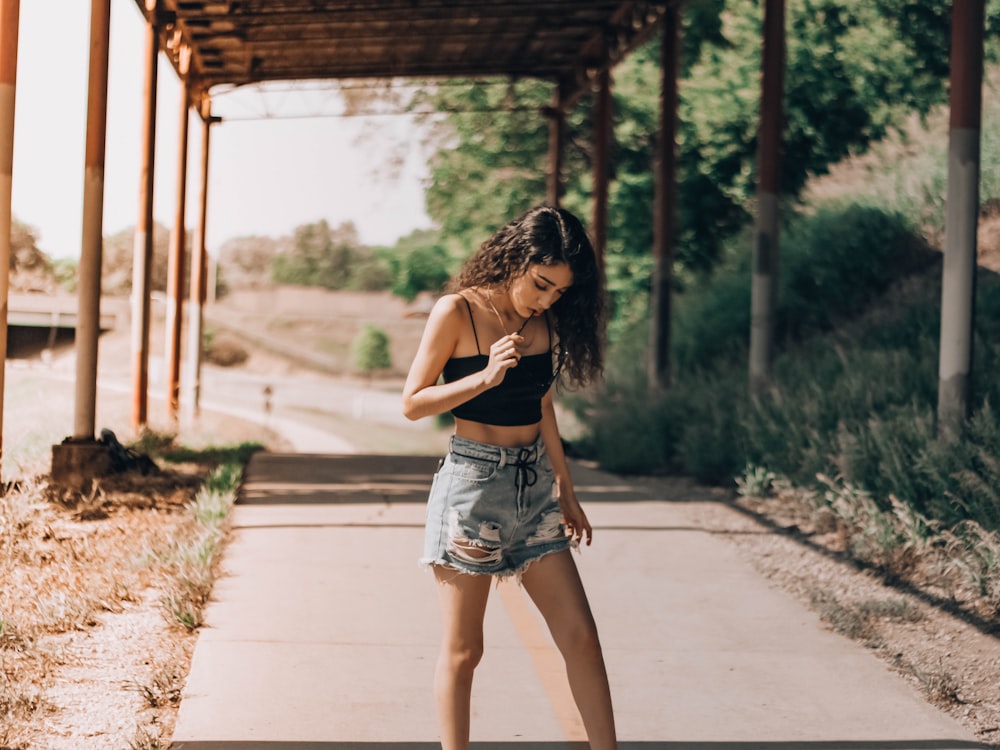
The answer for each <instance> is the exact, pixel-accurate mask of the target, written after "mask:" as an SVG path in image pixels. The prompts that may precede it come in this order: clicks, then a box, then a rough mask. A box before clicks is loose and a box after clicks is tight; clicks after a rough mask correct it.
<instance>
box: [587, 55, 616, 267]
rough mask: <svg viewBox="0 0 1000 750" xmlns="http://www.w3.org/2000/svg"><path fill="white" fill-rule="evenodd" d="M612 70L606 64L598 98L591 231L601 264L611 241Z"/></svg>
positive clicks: (596, 102) (602, 73) (595, 105)
mask: <svg viewBox="0 0 1000 750" xmlns="http://www.w3.org/2000/svg"><path fill="white" fill-rule="evenodd" d="M612 132H613V131H612V126H611V70H610V69H608V68H603V69H602V70H601V73H600V76H599V78H598V89H597V97H596V100H595V102H594V174H593V180H594V207H593V208H594V219H593V221H592V222H591V227H590V231H591V234H592V235H593V239H594V250H595V252H596V253H597V262H598V266H599V267H601V268H603V267H604V256H605V253H606V251H607V245H608V152H609V150H610V147H611V136H612Z"/></svg>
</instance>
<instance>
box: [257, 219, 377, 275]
mask: <svg viewBox="0 0 1000 750" xmlns="http://www.w3.org/2000/svg"><path fill="white" fill-rule="evenodd" d="M281 244H282V245H283V247H282V248H281V251H280V252H278V253H277V254H276V255H275V256H274V258H273V261H272V265H271V276H272V278H273V280H274V281H276V282H278V283H282V284H302V285H305V286H318V287H323V288H324V289H352V290H356V291H376V290H380V289H386V288H388V286H389V285H390V283H391V272H390V270H389V264H388V262H386V261H385V260H384V259H382V258H381V257H380V256H379V255H378V254H377V253H376V252H374V251H373V250H372V249H371V248H368V247H365V246H363V245H362V244H361V241H360V240H359V239H358V231H357V229H356V228H355V226H354V223H353V222H350V221H348V222H344V223H343V224H341V225H339V226H337V227H331V226H330V225H329V224H328V223H327V222H326V220H322V221H318V222H316V223H313V224H303V225H301V226H299V227H296V229H295V232H294V234H293V236H292V238H291V240H290V241H288V242H287V243H284V242H283V243H281Z"/></svg>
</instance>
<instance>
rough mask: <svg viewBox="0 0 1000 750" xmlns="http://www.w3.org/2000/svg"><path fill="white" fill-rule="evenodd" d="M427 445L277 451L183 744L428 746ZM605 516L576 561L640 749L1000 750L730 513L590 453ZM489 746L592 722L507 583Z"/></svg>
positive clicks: (323, 748) (235, 551) (202, 656)
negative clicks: (725, 519) (726, 533)
mask: <svg viewBox="0 0 1000 750" xmlns="http://www.w3.org/2000/svg"><path fill="white" fill-rule="evenodd" d="M435 464H436V461H435V460H434V459H430V458H425V457H393V456H360V455H353V456H352V455H340V456H336V455H330V456H320V455H275V454H258V455H257V456H255V457H254V459H253V461H252V462H251V463H250V466H249V468H248V476H247V481H246V483H245V486H244V491H243V495H242V498H241V500H240V503H239V504H238V505H237V507H236V508H235V509H234V514H235V515H234V519H235V526H236V530H235V537H234V540H233V542H232V544H231V545H230V546H229V547H228V549H227V552H226V556H225V562H224V569H225V575H224V576H223V577H222V578H221V579H220V580H219V581H218V583H217V584H216V589H215V595H214V601H213V602H212V603H211V605H210V606H209V609H208V611H207V613H206V615H207V623H208V624H207V627H206V628H205V629H204V630H203V631H202V633H201V635H200V637H199V640H198V644H197V647H196V650H195V654H194V659H193V663H192V667H191V673H190V676H189V678H188V681H187V686H186V689H185V693H184V697H183V701H182V704H181V710H180V715H179V718H178V723H177V726H176V729H175V732H174V745H173V746H172V747H173V748H174V749H175V750H221V749H222V748H231V749H232V750H277V749H278V748H289V749H290V750H349V749H350V750H353V749H355V748H356V749H359V750H361V749H362V748H364V749H371V750H405V749H409V748H414V749H416V750H429V749H430V748H433V747H435V746H436V740H437V730H436V727H435V722H434V711H433V705H432V697H431V691H430V685H431V679H432V672H433V665H434V660H435V654H436V651H437V643H438V615H437V601H436V595H435V592H434V584H433V582H432V579H431V577H430V576H429V574H427V573H425V572H424V571H421V570H420V569H418V567H417V566H416V564H415V560H416V558H417V555H418V554H419V549H420V545H421V538H422V532H421V529H422V523H423V501H424V498H425V496H426V491H427V487H428V484H429V479H430V476H431V473H432V472H433V470H434V467H435ZM575 476H576V481H577V483H578V485H579V489H580V494H581V497H582V499H583V501H584V502H585V504H586V507H587V509H588V514H589V515H590V518H591V521H592V522H593V523H594V526H595V528H596V536H595V542H594V545H593V546H592V547H590V548H586V549H584V550H583V551H582V552H581V553H580V554H579V555H578V556H577V557H576V559H577V561H578V564H579V566H580V568H581V571H582V575H583V577H584V580H585V583H586V585H587V588H588V592H589V595H590V598H591V603H592V606H593V609H594V613H595V616H596V618H597V621H598V624H599V627H600V630H601V637H602V642H603V643H604V648H605V657H606V660H607V663H608V668H609V673H610V679H611V683H612V691H613V694H614V699H615V705H616V710H617V711H616V712H617V722H618V728H619V735H620V737H621V739H622V745H623V748H625V749H626V750H647V749H652V748H656V749H657V750H659V749H663V750H682V749H683V750H689V749H690V750H798V749H802V750H828V749H832V748H845V749H847V750H881V749H886V750H906V749H909V748H912V749H914V750H917V749H920V750H947V749H951V748H985V747H986V746H985V745H981V744H979V743H977V742H976V741H975V740H974V738H973V737H972V735H971V734H970V733H969V732H967V731H966V730H964V729H963V728H962V727H961V726H960V725H958V724H957V723H956V722H955V721H954V720H952V719H951V718H950V717H948V716H947V715H945V714H943V713H941V712H939V711H938V710H936V709H934V708H933V707H931V706H929V705H928V704H927V703H926V702H925V701H924V700H923V699H922V698H921V697H920V696H919V695H918V694H917V693H916V692H915V691H914V690H913V689H912V688H911V687H910V686H909V685H908V684H907V683H905V682H904V681H902V680H901V679H900V678H899V677H897V676H896V675H894V674H893V673H891V672H889V671H888V670H887V669H886V667H885V666H883V665H882V663H881V662H879V661H878V660H877V659H876V658H875V657H874V656H872V655H871V654H869V653H868V652H866V651H865V650H864V649H863V648H862V647H860V646H858V645H856V644H854V643H852V642H851V641H848V640H846V639H844V638H842V637H840V636H838V635H835V634H833V633H831V632H829V631H828V630H826V629H825V628H824V627H823V626H822V624H821V623H820V622H819V620H818V618H817V616H816V615H815V614H813V613H811V612H809V611H808V610H806V609H805V608H803V607H802V606H801V605H800V604H799V603H797V602H796V601H794V600H792V599H791V598H790V597H789V596H788V595H786V594H784V593H782V592H780V591H777V590H775V589H773V588H770V587H769V586H768V583H767V582H766V581H765V580H764V579H763V578H761V577H760V576H759V575H758V574H757V573H755V572H754V571H753V570H752V569H751V568H750V567H749V566H748V565H747V564H746V562H745V561H743V560H742V559H740V557H739V556H738V554H737V551H736V549H735V547H734V545H732V544H730V543H728V542H727V541H726V540H725V539H724V538H722V537H723V535H722V533H720V532H719V531H718V528H719V527H718V524H717V523H715V524H714V526H713V523H712V522H711V519H712V518H718V514H719V513H720V512H730V511H725V510H722V511H720V509H719V507H718V505H716V504H709V503H704V502H666V501H664V499H663V496H662V490H658V489H657V487H658V485H657V483H656V482H649V481H645V482H629V481H626V480H623V479H621V478H617V477H613V476H610V475H606V474H602V473H599V472H595V471H590V470H587V469H585V468H584V467H578V470H577V471H576V474H575ZM494 593H495V595H494V596H493V597H491V601H490V605H489V608H488V611H487V619H486V643H487V648H486V656H485V658H484V661H483V663H482V665H481V667H480V669H479V671H478V672H477V682H476V685H475V688H474V695H473V741H474V748H478V749H480V750H485V748H493V747H497V748H501V747H502V748H511V750H513V748H515V747H516V748H517V749H518V750H521V749H524V750H560V749H561V748H565V747H568V743H574V742H581V741H583V740H584V739H585V738H584V735H583V731H582V725H581V722H580V718H579V715H578V714H577V712H576V710H575V708H574V706H573V702H572V700H571V697H570V695H569V691H568V689H567V687H566V684H565V677H564V672H563V667H562V664H561V662H560V659H559V657H558V655H557V654H556V652H555V650H554V648H553V646H552V645H551V643H550V641H549V639H548V636H547V634H546V632H545V630H544V627H543V626H542V625H541V624H540V621H539V619H538V617H537V616H536V614H535V612H534V610H533V609H532V608H531V606H530V604H529V603H528V601H527V599H526V598H525V596H524V595H523V593H522V592H521V591H520V590H519V589H517V588H516V587H514V586H513V585H508V584H504V585H501V586H500V587H498V589H497V590H496V591H495V592H494Z"/></svg>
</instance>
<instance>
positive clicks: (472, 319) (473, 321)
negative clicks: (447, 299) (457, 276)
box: [458, 293, 483, 354]
mask: <svg viewBox="0 0 1000 750" xmlns="http://www.w3.org/2000/svg"><path fill="white" fill-rule="evenodd" d="M458 296H459V297H461V298H462V299H463V300H465V306H466V307H467V308H469V323H470V324H471V325H472V335H473V337H475V339H476V354H482V353H483V352H482V350H481V349H480V348H479V334H478V333H476V321H475V319H474V318H473V317H472V305H470V304H469V300H468V298H467V297H466V296H465V295H464V294H461V293H459V295H458Z"/></svg>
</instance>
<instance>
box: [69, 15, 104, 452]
mask: <svg viewBox="0 0 1000 750" xmlns="http://www.w3.org/2000/svg"><path fill="white" fill-rule="evenodd" d="M110 34H111V0H91V14H90V75H89V84H88V95H87V146H86V161H85V166H84V181H83V236H82V241H81V247H80V266H79V287H78V303H79V307H78V310H79V311H78V313H77V327H76V410H75V415H74V422H73V439H74V441H90V440H93V439H94V427H95V424H96V420H97V337H98V335H99V334H100V309H101V247H102V244H103V241H104V235H103V222H104V218H103V215H104V154H105V145H106V140H107V121H108V53H109V49H110Z"/></svg>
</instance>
